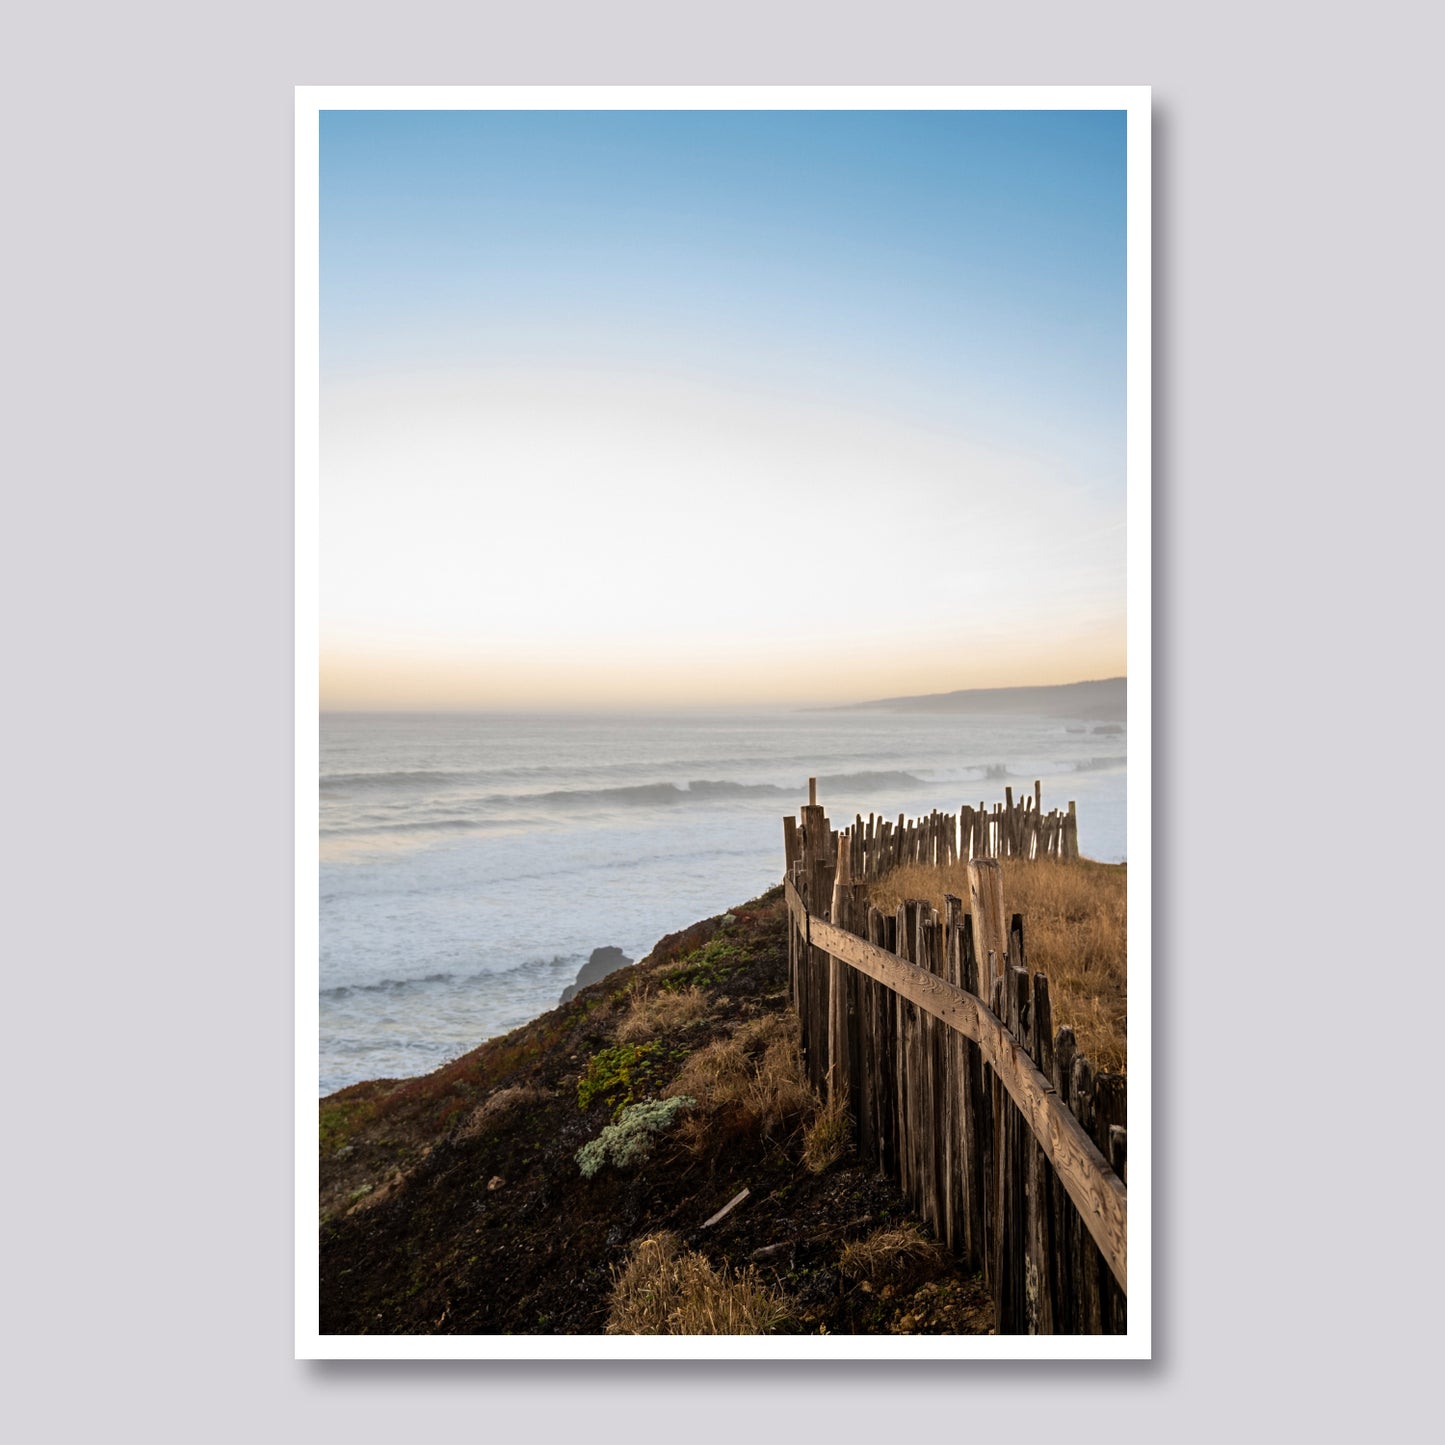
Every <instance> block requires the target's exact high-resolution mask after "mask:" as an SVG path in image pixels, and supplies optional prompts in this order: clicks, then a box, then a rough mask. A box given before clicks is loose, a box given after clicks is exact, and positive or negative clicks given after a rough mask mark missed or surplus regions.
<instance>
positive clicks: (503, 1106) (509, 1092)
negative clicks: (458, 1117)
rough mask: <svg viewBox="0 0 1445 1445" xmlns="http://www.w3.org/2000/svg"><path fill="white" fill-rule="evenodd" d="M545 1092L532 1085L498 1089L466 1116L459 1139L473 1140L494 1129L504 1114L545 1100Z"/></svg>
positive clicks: (459, 1132) (459, 1131)
mask: <svg viewBox="0 0 1445 1445" xmlns="http://www.w3.org/2000/svg"><path fill="white" fill-rule="evenodd" d="M546 1097H547V1091H546V1090H545V1089H539V1088H536V1087H535V1086H534V1085H532V1084H518V1085H516V1086H514V1087H513V1088H510V1089H498V1090H497V1091H496V1092H495V1093H494V1094H490V1095H488V1097H487V1098H485V1099H483V1100H482V1102H481V1103H480V1104H478V1105H477V1107H476V1108H475V1109H473V1110H472V1112H471V1113H470V1114H469V1115H468V1116H467V1119H466V1122H465V1123H464V1124H463V1125H462V1127H461V1128H460V1129H459V1130H458V1131H457V1132H458V1135H459V1137H460V1138H463V1139H474V1138H475V1137H476V1136H477V1135H478V1134H485V1133H487V1132H488V1130H490V1129H492V1128H494V1127H495V1126H496V1124H497V1123H498V1122H499V1121H500V1120H501V1118H502V1116H503V1115H504V1114H508V1113H510V1112H511V1111H512V1110H513V1109H519V1108H521V1107H522V1106H523V1105H525V1104H535V1103H537V1102H538V1100H541V1099H545V1098H546Z"/></svg>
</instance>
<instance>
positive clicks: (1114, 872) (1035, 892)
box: [869, 858, 1128, 1073]
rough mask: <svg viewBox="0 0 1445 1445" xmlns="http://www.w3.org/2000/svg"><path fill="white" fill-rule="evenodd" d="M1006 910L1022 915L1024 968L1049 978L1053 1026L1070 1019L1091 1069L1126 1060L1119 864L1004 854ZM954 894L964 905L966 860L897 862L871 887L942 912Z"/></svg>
mask: <svg viewBox="0 0 1445 1445" xmlns="http://www.w3.org/2000/svg"><path fill="white" fill-rule="evenodd" d="M999 862H1000V864H1001V866H1002V869H1003V902H1004V911H1005V912H1006V913H1009V914H1013V913H1020V914H1022V915H1023V920H1024V947H1025V950H1026V952H1027V961H1028V966H1029V969H1030V970H1031V971H1033V972H1042V973H1045V974H1047V975H1048V979H1049V1001H1050V1003H1051V1004H1052V1006H1053V1015H1054V1027H1055V1028H1058V1027H1059V1026H1060V1025H1062V1024H1068V1025H1069V1027H1070V1028H1072V1029H1073V1031H1074V1035H1075V1037H1076V1038H1077V1039H1078V1042H1079V1049H1080V1052H1082V1053H1084V1054H1087V1055H1088V1057H1089V1059H1090V1060H1091V1061H1092V1062H1093V1065H1094V1067H1095V1068H1096V1069H1099V1070H1101V1071H1108V1072H1111V1073H1124V1072H1125V1071H1126V1069H1127V1067H1128V1029H1127V1022H1126V1003H1127V999H1128V968H1127V958H1128V954H1127V942H1128V906H1127V901H1128V900H1127V895H1128V877H1127V870H1126V869H1125V867H1124V865H1123V864H1108V863H1094V862H1091V861H1089V860H1088V859H1079V860H1077V861H1071V862H1062V861H1060V860H1059V859H1055V858H1040V859H1034V860H1029V859H1023V858H1002V859H1000V860H999ZM946 893H952V894H953V895H954V896H955V897H958V898H962V899H963V900H964V905H965V907H967V904H968V868H967V864H964V863H954V864H950V865H949V866H948V867H944V868H936V867H931V866H929V865H927V864H920V863H913V864H907V865H905V866H904V867H902V868H896V869H894V871H893V872H892V873H890V874H888V876H887V877H886V878H883V879H880V880H879V882H877V883H875V884H874V885H873V887H872V888H871V889H870V890H869V897H870V901H871V902H872V903H873V904H874V905H875V906H876V907H878V908H881V909H883V910H884V912H892V911H893V910H894V909H896V908H897V907H898V905H899V904H900V903H902V902H904V901H905V900H907V899H910V898H917V899H926V900H927V901H928V902H929V903H931V904H932V905H933V906H934V907H935V908H937V909H938V910H939V911H940V912H942V911H943V897H944V894H946Z"/></svg>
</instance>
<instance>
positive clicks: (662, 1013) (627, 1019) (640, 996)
mask: <svg viewBox="0 0 1445 1445" xmlns="http://www.w3.org/2000/svg"><path fill="white" fill-rule="evenodd" d="M707 1011H708V997H707V994H706V993H705V992H704V991H703V990H702V989H700V988H699V987H698V986H697V985H696V984H694V985H693V986H692V987H691V988H683V989H678V990H677V992H676V993H671V992H668V991H667V990H660V991H658V992H655V993H634V994H633V996H632V1002H631V1004H630V1005H629V1007H628V1010H627V1012H626V1013H625V1014H623V1016H622V1021H621V1022H620V1023H619V1024H618V1025H617V1041H618V1042H619V1043H633V1042H636V1041H638V1040H641V1039H655V1038H656V1037H657V1036H658V1035H659V1034H667V1033H673V1032H675V1031H676V1030H678V1029H680V1028H685V1027H686V1026H687V1025H688V1024H694V1023H698V1022H699V1021H700V1020H702V1019H704V1018H706V1017H707Z"/></svg>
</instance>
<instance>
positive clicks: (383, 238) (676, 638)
mask: <svg viewBox="0 0 1445 1445" xmlns="http://www.w3.org/2000/svg"><path fill="white" fill-rule="evenodd" d="M1124 139H1125V134H1124V115H1123V113H1122V112H1088V111H1083V112H1067V111H1055V112H981V111H974V112H969V111H917V112H848V111H837V112H822V111H806V112H776V113H769V112H737V111H719V112H706V111H688V112H665V111H637V112H560V111H529V112H519V111H513V112H501V111H482V112H465V111H412V112H402V111H371V112H367V111H328V112H323V114H322V118H321V172H320V175H321V181H320V217H321V255H320V302H321V318H320V320H321V496H320V502H321V559H320V587H321V596H320V614H321V638H320V643H321V657H320V667H321V702H322V706H323V708H336V709H341V708H454V707H455V708H462V707H466V708H498V709H517V708H552V707H557V708H576V707H628V706H669V705H689V704H705V705H711V706H715V705H723V704H738V705H764V704H789V705H807V704H826V703H833V702H838V703H843V702H854V701H862V700H864V699H868V698H874V697H883V696H893V695H899V694H912V693H927V692H947V691H952V690H953V689H955V688H963V687H999V686H1012V685H1019V684H1030V683H1056V682H1072V681H1077V680H1080V679H1084V678H1091V677H1108V676H1117V675H1120V674H1122V673H1124V672H1125V671H1126V661H1125V650H1124V639H1125V586H1124V584H1125V506H1124V502H1125V474H1124V455H1125V408H1124V395H1125V393H1124V385H1125V373H1124V361H1125V320H1126V318H1125V243H1124V236H1125V183H1124V166H1125V150H1124Z"/></svg>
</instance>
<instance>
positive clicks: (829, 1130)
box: [662, 1010, 851, 1173]
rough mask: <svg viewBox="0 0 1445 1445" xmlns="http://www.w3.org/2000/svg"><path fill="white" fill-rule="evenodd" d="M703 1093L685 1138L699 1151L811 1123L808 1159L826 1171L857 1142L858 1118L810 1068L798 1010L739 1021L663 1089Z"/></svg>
mask: <svg viewBox="0 0 1445 1445" xmlns="http://www.w3.org/2000/svg"><path fill="white" fill-rule="evenodd" d="M662 1092H663V1097H664V1098H672V1097H674V1096H676V1095H679V1094H684V1095H688V1096H690V1097H691V1098H693V1099H695V1100H696V1101H697V1103H698V1108H697V1110H696V1111H694V1112H693V1113H690V1114H689V1115H688V1116H687V1118H685V1119H683V1120H682V1122H681V1124H680V1125H679V1127H678V1130H677V1137H678V1139H679V1140H680V1141H681V1142H682V1143H683V1144H684V1145H685V1146H686V1147H687V1148H689V1149H690V1150H691V1151H692V1152H693V1153H695V1154H707V1153H711V1152H713V1151H714V1150H716V1149H717V1148H718V1146H719V1143H720V1141H722V1140H725V1139H726V1138H727V1137H728V1136H729V1135H735V1136H740V1135H744V1134H756V1133H761V1134H762V1135H763V1136H764V1137H765V1138H783V1137H786V1136H788V1135H791V1134H793V1133H794V1132H795V1131H796V1130H797V1129H798V1128H799V1127H800V1126H801V1127H802V1129H803V1161H804V1163H805V1165H806V1166H807V1167H808V1168H809V1169H810V1170H812V1171H813V1172H814V1173H821V1172H822V1171H823V1170H824V1169H826V1168H827V1167H828V1166H829V1165H830V1164H832V1163H833V1162H835V1161H836V1160H837V1159H839V1158H841V1157H842V1156H843V1154H845V1153H846V1152H847V1150H848V1147H849V1143H850V1140H851V1132H850V1131H851V1121H850V1120H849V1118H848V1115H847V1112H846V1109H845V1108H844V1106H843V1105H841V1103H840V1104H839V1105H837V1106H836V1107H834V1106H831V1105H829V1104H826V1103H824V1101H823V1100H821V1099H820V1098H819V1097H818V1095H817V1092H816V1091H815V1090H814V1089H813V1087H812V1085H811V1084H809V1082H808V1077H807V1075H806V1074H805V1073H804V1071H803V1053H802V1046H801V1043H800V1039H799V1028H798V1019H797V1016H796V1015H795V1014H793V1013H792V1012H791V1010H790V1011H789V1012H787V1013H785V1014H766V1015H764V1016H763V1017H761V1018H756V1019H748V1020H745V1021H744V1022H743V1023H741V1024H739V1025H738V1026H737V1028H736V1029H734V1030H733V1032H732V1033H731V1034H730V1035H729V1036H728V1037H727V1038H724V1039H718V1040H717V1041H715V1042H714V1043H711V1044H708V1045H707V1046H706V1047H705V1048H701V1049H698V1050H697V1052H696V1053H693V1054H689V1055H688V1057H687V1058H686V1059H685V1060H684V1061H683V1065H682V1067H681V1069H679V1070H678V1073H677V1077H676V1078H675V1079H673V1080H672V1082H671V1083H670V1084H668V1086H667V1087H666V1088H665V1089H664V1090H663V1091H662Z"/></svg>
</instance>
